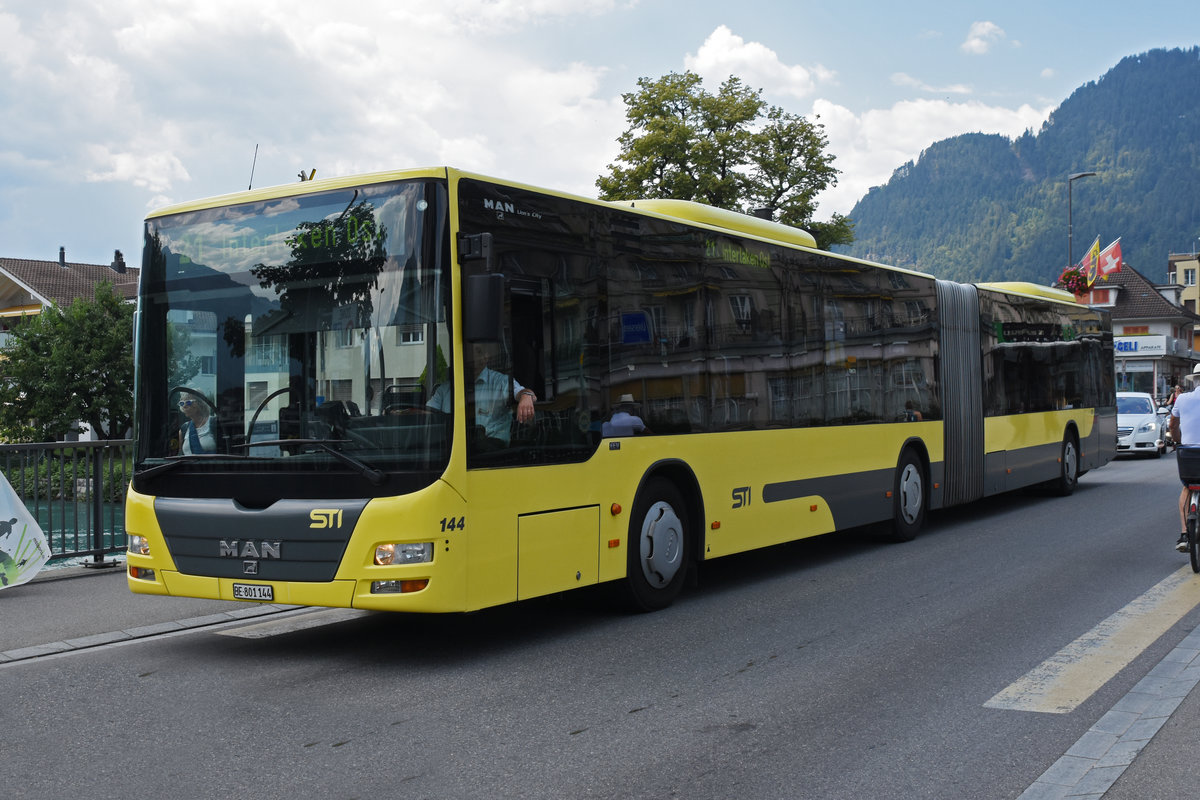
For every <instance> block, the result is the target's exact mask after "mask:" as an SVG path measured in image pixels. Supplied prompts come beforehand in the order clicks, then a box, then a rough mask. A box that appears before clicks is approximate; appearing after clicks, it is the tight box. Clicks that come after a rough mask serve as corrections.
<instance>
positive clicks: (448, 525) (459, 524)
mask: <svg viewBox="0 0 1200 800" xmlns="http://www.w3.org/2000/svg"><path fill="white" fill-rule="evenodd" d="M466 527H467V518H466V517H459V518H458V519H455V518H454V517H442V533H445V532H446V531H461V530H464V529H465V528H466Z"/></svg>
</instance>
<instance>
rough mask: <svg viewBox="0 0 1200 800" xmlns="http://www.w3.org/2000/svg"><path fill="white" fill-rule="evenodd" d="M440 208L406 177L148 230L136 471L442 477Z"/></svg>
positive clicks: (165, 221)
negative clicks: (434, 405) (433, 400)
mask: <svg viewBox="0 0 1200 800" xmlns="http://www.w3.org/2000/svg"><path fill="white" fill-rule="evenodd" d="M446 209H447V203H446V192H445V187H444V185H442V184H440V183H437V182H427V181H404V182H393V183H384V184H376V185H366V186H359V187H355V188H347V189H337V190H332V191H325V192H320V193H314V194H308V195H299V196H293V197H287V198H281V199H271V200H263V201H259V202H252V203H246V204H242V205H235V206H223V207H216V208H208V209H202V210H196V211H188V212H184V213H179V214H174V215H169V216H162V217H156V218H152V219H150V220H149V221H148V222H147V225H146V248H145V253H144V257H143V274H142V294H141V305H140V308H139V322H138V355H137V359H138V366H139V381H140V385H139V386H138V389H137V397H138V398H139V409H138V414H137V424H138V433H137V436H138V462H139V463H138V467H139V470H143V471H144V472H143V474H145V471H148V470H150V469H154V468H155V467H158V468H159V470H160V472H171V473H175V472H178V471H180V470H176V469H175V467H181V468H183V470H182V471H184V472H193V471H196V470H200V471H216V472H224V473H227V474H229V473H232V474H237V473H238V472H239V471H241V472H245V471H250V470H254V471H264V470H265V471H267V472H272V471H274V472H286V473H288V474H295V473H298V472H299V473H303V472H312V473H321V474H328V473H330V472H333V473H346V474H349V475H354V474H359V475H360V476H362V475H365V476H368V477H370V478H371V479H372V480H373V481H374V482H378V481H379V477H380V476H381V474H384V473H391V472H404V471H414V470H416V471H421V472H425V473H429V472H436V471H439V470H440V469H441V468H442V467H444V466H445V464H446V462H447V460H448V457H449V456H448V453H449V447H450V431H451V421H450V418H449V417H450V414H449V413H448V412H449V409H448V408H447V409H445V410H444V411H434V410H433V409H431V408H430V407H429V406H427V401H428V399H429V398H430V396H431V395H432V393H433V392H434V390H435V389H436V388H437V387H438V386H439V385H440V384H442V383H444V382H445V381H448V380H449V374H450V369H449V363H448V362H449V357H450V353H451V346H450V343H451V339H450V334H449V328H448V325H449V319H448V317H449V314H448V308H449V307H450V302H449V299H450V281H449V275H448V272H447V270H448V253H449V247H448V232H447V220H446ZM179 462H182V463H179ZM392 488H393V490H394V489H395V487H394V486H393V487H392Z"/></svg>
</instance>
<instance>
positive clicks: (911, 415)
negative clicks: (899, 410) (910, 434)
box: [904, 400, 925, 422]
mask: <svg viewBox="0 0 1200 800" xmlns="http://www.w3.org/2000/svg"><path fill="white" fill-rule="evenodd" d="M923 419H925V417H924V415H922V414H921V412H920V411H917V407H916V405H915V404H914V403H913V401H912V400H906V401H905V402H904V421H905V422H920V421H921V420H923Z"/></svg>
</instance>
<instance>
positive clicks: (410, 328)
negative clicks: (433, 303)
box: [396, 325, 425, 344]
mask: <svg viewBox="0 0 1200 800" xmlns="http://www.w3.org/2000/svg"><path fill="white" fill-rule="evenodd" d="M424 342H425V326H423V325H401V326H400V327H398V328H396V344H424Z"/></svg>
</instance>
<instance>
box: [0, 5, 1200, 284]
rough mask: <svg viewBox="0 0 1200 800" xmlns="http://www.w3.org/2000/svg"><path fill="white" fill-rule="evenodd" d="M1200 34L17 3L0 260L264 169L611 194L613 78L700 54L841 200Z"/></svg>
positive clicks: (1039, 25) (603, 14)
mask: <svg viewBox="0 0 1200 800" xmlns="http://www.w3.org/2000/svg"><path fill="white" fill-rule="evenodd" d="M1188 37H1191V38H1188ZM1197 43H1200V6H1197V4H1194V3H1182V2H1179V0H1141V2H1138V3H1136V4H1135V5H1134V6H1130V5H1129V4H1128V3H1126V2H1116V1H1115V0H1093V1H1092V2H1076V1H1075V0H1050V1H1048V0H1037V1H1036V2H1032V1H1030V0H1009V1H1008V2H1004V3H993V2H975V3H967V2H958V1H957V0H940V1H935V0H909V1H908V2H905V3H895V2H882V1H880V2H858V1H857V0H843V2H840V3H829V2H821V3H817V2H809V1H808V0H778V1H774V0H742V2H737V3H729V2H725V1H722V2H717V0H686V2H685V1H684V0H436V2H428V0H424V1H423V2H412V1H411V0H343V2H338V3H334V2H317V1H316V0H250V1H248V0H153V2H151V1H150V0H0V256H5V257H13V258H37V259H56V258H57V257H58V248H59V247H60V246H62V247H65V248H66V250H67V257H68V259H70V260H72V261H83V262H90V263H105V264H106V263H108V262H109V261H110V260H111V259H112V255H113V250H115V249H120V250H121V251H122V252H123V253H124V254H125V256H126V258H127V259H128V260H129V261H130V262H131V263H137V262H138V260H139V258H140V256H139V255H138V254H139V252H140V248H141V219H142V217H143V216H144V215H145V214H146V212H147V211H149V210H151V209H153V208H156V207H159V206H162V205H165V204H168V203H173V202H178V201H183V200H189V199H194V198H199V197H205V196H209V195H215V194H224V193H226V192H231V191H238V190H242V189H245V188H246V187H247V186H248V185H249V184H250V180H251V170H252V168H253V183H254V186H255V187H262V186H267V185H273V184H281V183H290V182H292V181H295V180H297V177H296V176H297V173H298V172H299V171H300V170H302V169H303V170H305V171H308V170H311V169H316V170H317V176H318V177H333V176H338V175H346V174H352V173H356V172H367V171H373V170H381V169H395V168H404V167H416V166H434V165H443V164H446V165H451V166H456V167H461V168H464V169H470V170H475V171H479V172H483V173H486V174H491V175H495V176H497V177H505V178H513V179H517V180H521V181H525V182H527V183H533V184H538V185H544V186H549V187H552V188H556V189H562V190H566V191H572V192H576V193H580V194H584V195H587V196H593V197H594V196H595V180H596V177H597V176H598V175H600V174H601V173H603V172H605V171H606V167H607V165H608V164H610V163H612V162H613V160H614V158H615V156H616V152H617V147H616V138H617V136H618V135H619V134H620V133H621V132H622V130H624V127H625V120H624V104H623V103H622V100H621V94H622V93H623V92H629V91H633V90H635V89H636V82H637V79H638V78H639V77H650V78H658V77H661V76H662V75H665V74H667V73H669V72H672V71H682V70H685V69H690V70H693V71H695V72H697V73H699V74H700V75H702V76H703V77H704V78H705V80H706V85H707V86H708V88H709V89H710V90H713V91H715V90H716V88H717V87H718V85H719V84H720V82H721V81H722V80H724V79H725V78H726V77H728V76H729V75H731V74H733V75H737V76H739V77H741V78H742V79H743V81H744V82H745V83H746V84H747V85H749V86H751V87H754V88H761V89H762V90H763V97H764V99H766V100H767V101H768V102H769V103H771V104H774V105H779V106H782V107H784V108H785V109H786V110H788V111H790V112H792V113H796V114H803V115H818V116H819V118H820V121H821V122H822V123H823V124H824V125H825V128H826V132H827V134H828V136H829V150H830V151H831V152H832V153H833V154H834V155H835V156H836V162H835V164H836V166H837V167H838V168H839V169H841V170H842V175H841V177H840V182H839V184H838V186H837V187H836V188H834V189H832V190H830V191H829V192H827V193H826V194H825V195H824V196H823V197H822V203H821V208H820V212H819V214H818V216H820V217H827V216H828V214H829V213H831V212H833V211H839V212H842V213H847V212H849V211H850V209H851V207H852V206H853V205H854V203H855V201H856V200H857V199H858V198H859V197H861V196H862V195H863V194H864V193H865V192H866V190H867V189H868V188H870V187H871V186H875V185H879V184H881V183H884V182H886V181H887V179H888V177H889V176H890V174H891V172H892V170H893V169H895V168H896V167H897V166H899V165H900V164H903V163H904V162H906V161H909V160H912V159H915V158H916V157H917V156H918V155H919V154H920V152H921V150H922V149H924V148H925V147H927V146H928V145H930V144H932V143H933V142H935V141H937V140H939V139H944V138H946V137H948V136H953V135H955V134H958V133H964V132H970V131H985V132H995V133H1002V134H1005V135H1008V136H1016V135H1018V134H1020V133H1021V132H1022V131H1024V130H1025V129H1026V128H1031V127H1032V128H1035V129H1036V128H1037V127H1038V126H1039V125H1040V124H1041V123H1042V121H1044V120H1045V118H1046V116H1047V115H1048V114H1049V112H1050V111H1051V110H1052V109H1053V108H1054V107H1056V106H1057V105H1058V104H1060V103H1061V102H1062V101H1063V100H1064V99H1066V97H1068V96H1069V95H1070V93H1071V92H1072V91H1073V90H1074V89H1075V88H1077V87H1078V86H1080V85H1082V84H1084V83H1086V82H1088V81H1093V80H1096V79H1098V78H1099V77H1101V76H1102V75H1103V74H1104V73H1105V72H1106V71H1107V70H1108V69H1110V68H1111V67H1112V66H1114V65H1115V64H1116V63H1117V62H1118V61H1119V60H1120V59H1121V58H1122V57H1124V56H1126V55H1132V54H1136V53H1140V52H1144V51H1146V50H1149V49H1153V48H1157V47H1188V46H1192V45H1195V44H1197ZM256 147H257V160H255V148H256Z"/></svg>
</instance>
